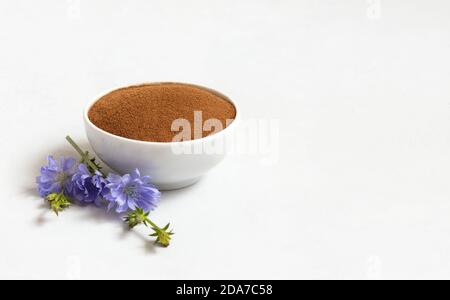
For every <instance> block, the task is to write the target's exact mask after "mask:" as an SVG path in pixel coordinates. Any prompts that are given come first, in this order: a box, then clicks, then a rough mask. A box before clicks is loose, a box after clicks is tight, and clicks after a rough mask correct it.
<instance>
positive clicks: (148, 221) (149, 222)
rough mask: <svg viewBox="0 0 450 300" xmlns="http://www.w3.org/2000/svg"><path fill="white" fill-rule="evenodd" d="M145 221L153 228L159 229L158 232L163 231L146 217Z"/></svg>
mask: <svg viewBox="0 0 450 300" xmlns="http://www.w3.org/2000/svg"><path fill="white" fill-rule="evenodd" d="M145 221H146V222H147V223H148V224H150V225H151V226H152V227H154V228H156V229H158V230H162V229H161V228H159V226H158V225H156V224H155V223H153V222H152V221H151V220H150V219H149V218H148V217H145Z"/></svg>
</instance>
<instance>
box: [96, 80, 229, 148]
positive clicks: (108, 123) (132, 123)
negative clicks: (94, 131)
mask: <svg viewBox="0 0 450 300" xmlns="http://www.w3.org/2000/svg"><path fill="white" fill-rule="evenodd" d="M199 112H201V122H202V124H200V125H198V121H199ZM195 116H196V117H195ZM88 117H89V120H91V122H92V123H94V124H95V125H96V126H97V127H99V128H101V129H103V130H105V131H107V132H109V133H112V134H115V135H118V136H121V137H125V138H129V139H134V140H141V141H150V142H172V141H173V139H174V137H175V136H176V135H177V133H178V132H177V131H176V130H175V131H173V129H174V128H173V122H174V121H175V120H179V119H184V120H187V121H189V124H190V127H191V132H192V133H191V134H190V135H191V139H196V138H201V137H205V136H207V135H210V134H211V132H214V133H216V132H218V131H220V130H221V129H222V128H225V127H226V126H227V125H229V124H230V120H233V119H234V118H235V117H236V108H235V107H234V105H233V104H232V103H231V102H229V101H228V100H227V99H225V98H223V97H220V96H219V95H216V94H215V93H213V92H210V91H208V90H206V89H202V88H200V87H196V86H192V85H189V84H180V83H160V84H144V85H138V86H131V87H126V88H122V89H118V90H115V91H113V92H111V93H109V94H107V95H105V96H103V97H102V98H100V99H99V100H98V101H97V102H95V104H94V105H93V106H92V107H91V108H90V110H89V112H88ZM194 118H195V119H196V122H197V125H196V124H195V123H194ZM209 119H216V120H219V121H220V122H221V125H222V126H213V128H212V127H211V126H206V129H209V130H205V127H203V124H204V123H203V122H205V121H207V120H209ZM216 122H217V121H216ZM205 124H206V123H205ZM195 126H196V128H200V132H201V133H200V134H199V133H198V131H197V134H194V127H195ZM198 126H201V127H198ZM188 127H189V126H188ZM216 127H218V128H216ZM220 127H222V128H220ZM175 129H179V128H178V126H175ZM184 130H186V128H184ZM199 135H201V136H199Z"/></svg>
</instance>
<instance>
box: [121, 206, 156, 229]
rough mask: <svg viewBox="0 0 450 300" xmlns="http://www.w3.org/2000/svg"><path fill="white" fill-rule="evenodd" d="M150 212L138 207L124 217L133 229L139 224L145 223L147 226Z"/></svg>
mask: <svg viewBox="0 0 450 300" xmlns="http://www.w3.org/2000/svg"><path fill="white" fill-rule="evenodd" d="M149 214H150V213H149V212H148V213H145V212H144V210H143V209H141V208H137V209H136V210H135V211H132V212H130V213H128V215H127V216H126V217H124V218H123V219H124V222H125V223H127V224H128V227H129V228H130V229H133V228H134V227H136V226H137V225H140V224H145V225H146V226H147V218H148V215H149Z"/></svg>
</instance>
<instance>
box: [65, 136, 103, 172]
mask: <svg viewBox="0 0 450 300" xmlns="http://www.w3.org/2000/svg"><path fill="white" fill-rule="evenodd" d="M66 140H67V141H68V142H69V144H70V145H72V147H73V148H74V149H75V150H76V151H77V152H78V154H79V155H80V156H81V159H82V161H83V162H84V163H86V164H87V165H88V166H89V167H90V168H92V169H93V170H96V171H98V172H100V173H101V174H102V175H103V177H105V176H106V175H105V174H104V173H103V172H102V171H101V170H99V169H98V168H97V166H96V165H95V164H94V163H93V162H92V161H91V160H90V159H89V156H88V155H87V152H84V151H83V150H82V149H81V148H80V147H79V146H78V145H77V143H75V141H74V140H73V139H72V138H71V137H70V136H66Z"/></svg>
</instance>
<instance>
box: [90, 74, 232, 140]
mask: <svg viewBox="0 0 450 300" xmlns="http://www.w3.org/2000/svg"><path fill="white" fill-rule="evenodd" d="M162 84H181V85H186V86H191V87H196V88H200V89H203V90H205V91H208V92H210V93H213V94H214V95H216V96H219V97H221V98H223V99H225V100H227V101H228V102H230V103H231V104H232V105H233V106H234V108H235V111H236V115H235V117H234V119H233V122H231V124H229V125H228V126H227V127H225V128H224V129H222V130H221V131H219V132H217V133H215V134H212V135H208V136H205V137H202V138H199V139H193V140H188V141H180V142H151V141H142V140H135V139H130V138H126V137H123V136H119V135H116V134H113V133H110V132H108V131H106V130H103V129H101V128H100V127H98V126H97V125H95V124H94V123H93V122H92V121H91V120H90V119H89V111H90V109H91V108H92V106H93V105H94V104H95V103H97V101H99V100H100V99H101V98H102V97H104V96H106V95H108V94H109V93H112V92H114V91H117V90H121V89H126V88H130V87H138V86H143V85H162ZM239 117H240V110H239V107H238V105H237V104H236V102H235V101H233V100H231V99H230V98H229V97H228V96H226V95H224V94H222V93H221V92H218V91H216V90H214V89H211V88H209V87H205V86H202V85H198V84H193V83H185V82H174V81H161V82H142V83H134V84H129V85H126V86H122V87H118V88H114V89H112V90H109V91H107V92H104V93H101V94H100V96H97V97H95V98H94V100H92V101H90V102H89V103H88V104H87V105H86V107H85V109H84V112H83V119H84V121H85V124H87V125H89V126H90V127H92V128H94V129H95V130H97V131H99V132H101V133H102V134H106V135H107V136H110V137H112V138H116V139H118V140H122V141H124V142H131V143H136V144H141V145H155V146H173V145H180V144H183V145H188V144H193V143H200V142H205V141H207V140H211V139H215V138H219V137H220V136H222V135H224V134H227V133H228V132H230V131H231V129H232V128H234V127H236V123H237V121H238V119H239Z"/></svg>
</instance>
